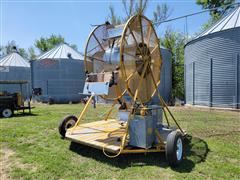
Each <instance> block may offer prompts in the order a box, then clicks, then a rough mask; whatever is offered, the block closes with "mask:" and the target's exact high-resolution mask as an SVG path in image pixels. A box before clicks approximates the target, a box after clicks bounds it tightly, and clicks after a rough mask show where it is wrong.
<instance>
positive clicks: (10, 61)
mask: <svg viewBox="0 0 240 180" xmlns="http://www.w3.org/2000/svg"><path fill="white" fill-rule="evenodd" d="M0 66H14V67H30V64H29V62H28V61H27V60H26V59H24V58H23V57H22V56H20V55H19V54H18V53H16V52H13V53H11V54H8V55H6V56H3V57H2V58H0Z"/></svg>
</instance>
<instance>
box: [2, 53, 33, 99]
mask: <svg viewBox="0 0 240 180" xmlns="http://www.w3.org/2000/svg"><path fill="white" fill-rule="evenodd" d="M30 77H31V76H30V64H29V62H28V60H26V59H24V58H23V57H22V56H20V55H19V54H18V53H17V52H13V53H11V54H8V55H6V56H3V57H2V58H0V81H28V82H29V83H27V84H23V85H20V84H0V91H1V92H3V91H6V92H9V93H15V92H22V95H23V97H24V99H26V98H27V97H28V96H29V95H30V93H31V91H30V86H31V85H30Z"/></svg>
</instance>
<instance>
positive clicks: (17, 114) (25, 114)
mask: <svg viewBox="0 0 240 180" xmlns="http://www.w3.org/2000/svg"><path fill="white" fill-rule="evenodd" d="M24 116H38V114H34V113H31V114H29V113H15V114H13V115H12V117H10V118H16V117H24ZM10 118H4V117H3V116H0V119H10Z"/></svg>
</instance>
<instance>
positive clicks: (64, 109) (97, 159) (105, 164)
mask: <svg viewBox="0 0 240 180" xmlns="http://www.w3.org/2000/svg"><path fill="white" fill-rule="evenodd" d="M35 106H36V108H35V109H34V110H33V113H34V115H32V116H20V115H19V116H16V117H13V118H10V119H0V123H1V126H0V132H1V137H0V138H1V139H0V141H1V149H2V150H4V149H6V148H7V149H10V150H11V151H13V152H14V155H12V156H11V157H10V158H9V161H10V164H11V166H10V169H9V170H8V172H7V173H8V174H9V175H10V177H11V179H44V180H45V179H240V166H239V165H240V145H239V144H240V113H239V112H231V111H214V110H211V111H210V110H208V109H204V110H202V109H193V108H181V107H175V108H171V109H172V111H173V113H174V115H175V116H176V118H177V119H178V120H179V123H180V124H181V125H182V127H183V128H184V129H186V130H187V131H188V133H189V135H188V137H187V139H186V144H185V147H186V152H185V156H186V157H185V158H184V160H183V163H182V164H181V166H180V167H178V168H170V167H169V166H168V164H167V162H166V159H165V155H164V153H150V154H146V155H144V154H131V155H120V156H119V157H117V158H114V159H109V158H107V157H105V156H104V155H103V154H102V151H100V150H96V149H93V148H90V147H84V146H77V147H76V145H74V144H72V145H71V143H70V142H69V141H67V140H64V139H61V138H60V136H59V134H58V129H57V127H58V123H59V121H60V120H61V119H62V118H63V117H64V116H66V115H69V114H76V115H77V114H79V112H80V110H81V109H82V108H83V106H82V105H79V104H72V105H43V104H37V105H35ZM108 108H109V106H103V105H101V106H100V105H99V106H98V107H97V109H96V110H93V109H90V110H89V111H88V113H87V118H85V122H89V121H94V120H97V119H98V118H97V116H101V115H102V114H103V113H104V112H105V111H106V110H107V109H108ZM0 155H1V157H2V156H4V152H1V153H0Z"/></svg>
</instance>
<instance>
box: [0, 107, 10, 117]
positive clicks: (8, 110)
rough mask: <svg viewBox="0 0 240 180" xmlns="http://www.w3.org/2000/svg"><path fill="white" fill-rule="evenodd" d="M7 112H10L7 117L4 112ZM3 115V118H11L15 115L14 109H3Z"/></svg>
mask: <svg viewBox="0 0 240 180" xmlns="http://www.w3.org/2000/svg"><path fill="white" fill-rule="evenodd" d="M5 111H9V113H10V114H9V115H6V114H5V113H4V112H5ZM1 114H2V116H3V117H5V118H10V117H11V116H12V115H13V110H12V109H10V108H3V109H2V111H1Z"/></svg>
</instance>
